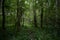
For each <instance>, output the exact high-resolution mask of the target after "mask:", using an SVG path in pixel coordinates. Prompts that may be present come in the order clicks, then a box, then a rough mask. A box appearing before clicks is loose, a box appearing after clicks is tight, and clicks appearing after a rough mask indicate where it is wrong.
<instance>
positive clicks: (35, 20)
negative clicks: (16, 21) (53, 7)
mask: <svg viewBox="0 0 60 40" xmlns="http://www.w3.org/2000/svg"><path fill="white" fill-rule="evenodd" d="M33 13H34V26H35V27H37V17H36V0H33Z"/></svg>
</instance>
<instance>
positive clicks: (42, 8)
mask: <svg viewBox="0 0 60 40" xmlns="http://www.w3.org/2000/svg"><path fill="white" fill-rule="evenodd" d="M42 27H43V1H42V3H41V28H42Z"/></svg>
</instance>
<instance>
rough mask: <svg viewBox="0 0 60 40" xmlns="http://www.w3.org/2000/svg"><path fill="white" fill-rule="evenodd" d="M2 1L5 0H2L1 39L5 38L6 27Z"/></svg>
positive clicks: (4, 39)
mask: <svg viewBox="0 0 60 40" xmlns="http://www.w3.org/2000/svg"><path fill="white" fill-rule="evenodd" d="M4 2H5V0H3V1H2V32H3V40H6V28H5V11H4V9H5V8H4V7H5V6H4Z"/></svg>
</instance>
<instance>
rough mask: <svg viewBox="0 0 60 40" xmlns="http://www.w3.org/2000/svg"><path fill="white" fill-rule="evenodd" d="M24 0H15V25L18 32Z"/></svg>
mask: <svg viewBox="0 0 60 40" xmlns="http://www.w3.org/2000/svg"><path fill="white" fill-rule="evenodd" d="M23 7H24V0H21V1H19V0H17V22H16V27H17V31H18V32H19V31H20V29H21V18H22V15H23V13H24V8H23Z"/></svg>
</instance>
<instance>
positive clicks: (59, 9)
mask: <svg viewBox="0 0 60 40" xmlns="http://www.w3.org/2000/svg"><path fill="white" fill-rule="evenodd" d="M56 1H57V13H56V14H57V19H56V20H57V22H56V25H57V36H58V37H59V36H60V0H56Z"/></svg>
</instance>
